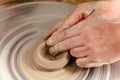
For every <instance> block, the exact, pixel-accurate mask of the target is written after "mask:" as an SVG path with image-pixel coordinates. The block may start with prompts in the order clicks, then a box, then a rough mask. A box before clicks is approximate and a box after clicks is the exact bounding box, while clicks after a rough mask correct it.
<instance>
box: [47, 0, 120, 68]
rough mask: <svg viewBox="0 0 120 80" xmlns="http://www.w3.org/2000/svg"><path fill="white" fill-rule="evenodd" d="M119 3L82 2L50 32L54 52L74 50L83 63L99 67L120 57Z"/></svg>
mask: <svg viewBox="0 0 120 80" xmlns="http://www.w3.org/2000/svg"><path fill="white" fill-rule="evenodd" d="M119 4H120V2H118V1H116V0H115V1H99V2H92V3H83V4H79V5H78V6H77V7H76V8H75V10H74V11H73V13H72V14H70V15H69V16H68V17H67V18H66V19H65V20H63V21H60V22H59V23H58V24H57V25H55V27H53V29H52V30H51V31H50V33H49V34H48V36H50V38H49V39H48V40H47V45H49V46H51V48H50V53H52V54H54V55H56V54H58V53H60V52H64V51H67V50H70V54H71V55H72V56H73V57H76V58H77V59H76V63H77V65H78V66H80V67H96V66H101V65H104V64H109V63H113V62H115V61H118V60H120V10H119V9H120V5H119ZM68 24H69V25H68ZM65 26H67V28H64V27H65ZM68 26H69V27H68Z"/></svg>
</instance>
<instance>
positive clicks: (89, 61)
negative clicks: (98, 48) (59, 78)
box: [76, 56, 91, 68]
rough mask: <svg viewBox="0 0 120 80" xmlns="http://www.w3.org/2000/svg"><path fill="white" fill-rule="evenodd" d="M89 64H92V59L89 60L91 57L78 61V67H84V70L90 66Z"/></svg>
mask: <svg viewBox="0 0 120 80" xmlns="http://www.w3.org/2000/svg"><path fill="white" fill-rule="evenodd" d="M89 63H91V59H90V58H89V56H86V57H83V58H78V59H77V60H76V64H77V66H79V67H82V68H86V67H87V64H89Z"/></svg>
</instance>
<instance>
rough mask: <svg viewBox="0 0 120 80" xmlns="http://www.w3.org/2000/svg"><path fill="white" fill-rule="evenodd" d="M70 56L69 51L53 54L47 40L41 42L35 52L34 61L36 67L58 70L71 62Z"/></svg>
mask: <svg viewBox="0 0 120 80" xmlns="http://www.w3.org/2000/svg"><path fill="white" fill-rule="evenodd" d="M69 59H70V56H69V54H68V52H64V53H60V55H57V56H52V55H51V54H50V53H49V48H48V47H47V46H46V44H45V42H43V43H41V44H40V45H39V46H38V47H37V49H36V50H35V52H34V55H33V61H34V66H35V67H36V68H43V69H45V70H56V69H60V68H63V67H65V66H66V65H67V63H68V62H69Z"/></svg>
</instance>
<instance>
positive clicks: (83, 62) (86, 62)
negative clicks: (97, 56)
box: [76, 56, 108, 68]
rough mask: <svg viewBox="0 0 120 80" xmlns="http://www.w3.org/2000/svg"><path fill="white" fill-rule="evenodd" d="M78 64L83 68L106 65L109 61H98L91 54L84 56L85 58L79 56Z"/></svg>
mask: <svg viewBox="0 0 120 80" xmlns="http://www.w3.org/2000/svg"><path fill="white" fill-rule="evenodd" d="M76 64H77V65H78V66H79V67H82V68H92V67H100V66H103V65H106V64H108V63H106V62H97V61H94V60H93V59H92V58H90V57H89V56H87V57H83V58H78V59H77V60H76Z"/></svg>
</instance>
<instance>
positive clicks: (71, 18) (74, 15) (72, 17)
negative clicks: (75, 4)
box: [47, 8, 84, 38]
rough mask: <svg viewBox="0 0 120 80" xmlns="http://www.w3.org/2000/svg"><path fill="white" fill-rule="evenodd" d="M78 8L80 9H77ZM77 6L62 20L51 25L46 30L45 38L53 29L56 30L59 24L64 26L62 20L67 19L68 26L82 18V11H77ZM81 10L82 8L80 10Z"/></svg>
mask: <svg viewBox="0 0 120 80" xmlns="http://www.w3.org/2000/svg"><path fill="white" fill-rule="evenodd" d="M79 10H80V9H79ZM77 11H78V10H77V8H75V9H74V11H73V12H72V13H71V14H70V15H69V16H67V17H66V18H65V19H64V20H62V21H60V22H59V23H58V24H56V25H55V26H53V28H52V29H51V30H50V31H49V32H48V34H47V38H48V37H50V36H51V35H52V34H53V33H54V32H55V31H57V30H58V29H59V28H60V27H61V26H64V22H65V21H67V22H68V23H69V27H71V26H73V25H74V24H76V23H78V22H79V21H81V20H83V19H84V15H83V13H82V12H81V13H78V12H77ZM81 11H82V10H81Z"/></svg>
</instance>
